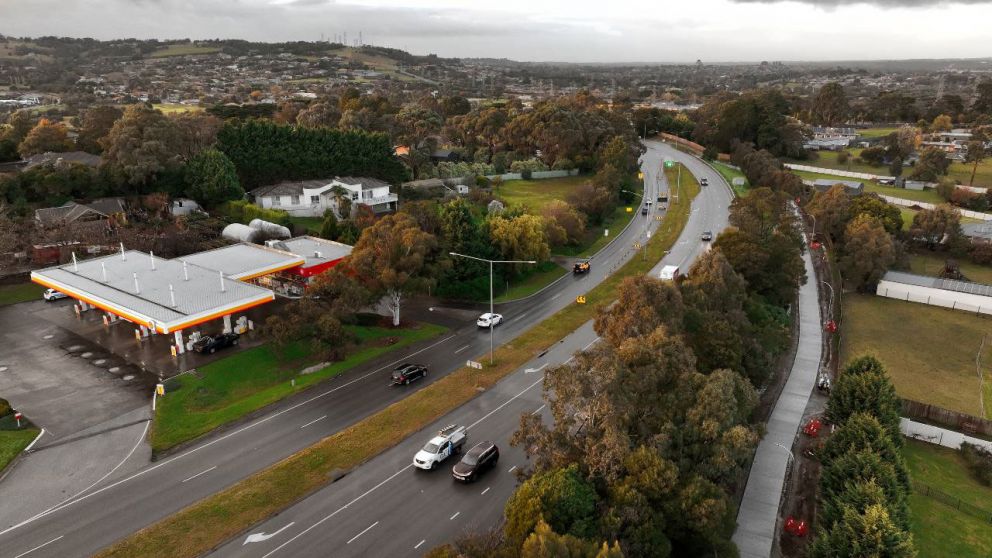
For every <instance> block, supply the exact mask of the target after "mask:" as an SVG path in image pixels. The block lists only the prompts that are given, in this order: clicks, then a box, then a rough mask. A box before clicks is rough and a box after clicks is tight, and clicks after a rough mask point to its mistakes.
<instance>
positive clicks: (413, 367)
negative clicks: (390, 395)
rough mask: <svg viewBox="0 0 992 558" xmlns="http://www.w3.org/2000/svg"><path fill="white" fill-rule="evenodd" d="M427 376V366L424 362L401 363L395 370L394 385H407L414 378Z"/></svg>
mask: <svg viewBox="0 0 992 558" xmlns="http://www.w3.org/2000/svg"><path fill="white" fill-rule="evenodd" d="M425 376H427V366H425V365H423V364H410V363H409V362H408V363H406V364H401V365H399V366H397V367H396V370H393V385H394V386H395V385H399V384H403V385H407V384H409V383H410V382H412V381H414V380H419V379H420V378H423V377H425Z"/></svg>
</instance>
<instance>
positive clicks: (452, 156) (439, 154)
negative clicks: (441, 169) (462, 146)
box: [431, 149, 461, 163]
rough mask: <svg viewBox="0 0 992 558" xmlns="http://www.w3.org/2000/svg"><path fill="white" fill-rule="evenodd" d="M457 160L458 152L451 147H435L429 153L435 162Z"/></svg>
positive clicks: (452, 161) (454, 161)
mask: <svg viewBox="0 0 992 558" xmlns="http://www.w3.org/2000/svg"><path fill="white" fill-rule="evenodd" d="M459 160H461V157H460V156H459V155H458V152H457V151H453V150H451V149H435V150H434V151H433V152H432V153H431V161H433V162H435V163H445V162H446V163H457V162H458V161H459Z"/></svg>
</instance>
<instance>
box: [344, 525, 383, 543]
mask: <svg viewBox="0 0 992 558" xmlns="http://www.w3.org/2000/svg"><path fill="white" fill-rule="evenodd" d="M378 524H379V522H378V521H376V522H375V523H373V524H372V525H369V526H368V527H366V528H365V530H364V531H362V532H361V533H359V534H357V535H355V536H354V537H351V538H350V539H348V542H346V543H344V544H351V543H352V541H354V540H355V539H357V538H358V537H361V536H362V535H364V534H365V533H368V532H369V529H371V528H373V527H375V526H376V525H378Z"/></svg>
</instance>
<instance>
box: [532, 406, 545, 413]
mask: <svg viewBox="0 0 992 558" xmlns="http://www.w3.org/2000/svg"><path fill="white" fill-rule="evenodd" d="M545 407H547V405H541V406H540V407H538V408H537V410H536V411H534V412H533V413H531V414H532V415H536V414H537V413H540V412H541V411H543V410H544V408H545Z"/></svg>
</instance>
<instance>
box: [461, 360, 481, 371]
mask: <svg viewBox="0 0 992 558" xmlns="http://www.w3.org/2000/svg"><path fill="white" fill-rule="evenodd" d="M465 366H468V367H469V368H475V369H477V370H482V363H481V362H476V361H474V360H468V361H465Z"/></svg>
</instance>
